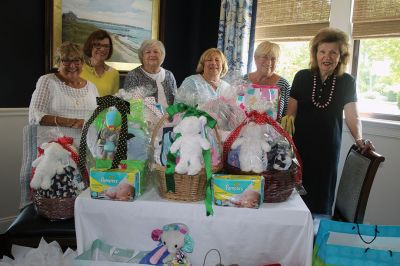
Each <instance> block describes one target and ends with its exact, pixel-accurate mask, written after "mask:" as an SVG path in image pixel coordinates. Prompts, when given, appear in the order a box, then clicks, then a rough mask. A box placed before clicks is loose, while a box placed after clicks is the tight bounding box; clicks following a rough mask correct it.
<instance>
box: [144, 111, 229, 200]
mask: <svg viewBox="0 0 400 266" xmlns="http://www.w3.org/2000/svg"><path fill="white" fill-rule="evenodd" d="M167 113H168V114H167V115H164V116H163V118H162V119H160V121H159V122H158V124H157V125H156V126H155V128H154V131H153V135H152V140H151V147H153V163H152V167H153V169H154V171H155V175H156V178H157V180H158V185H159V190H160V195H161V197H163V198H167V199H171V200H178V201H199V200H203V199H204V198H205V196H206V188H207V191H208V193H209V194H210V195H209V197H211V187H210V185H211V184H210V182H211V174H212V172H216V171H219V170H221V169H222V166H223V164H222V143H221V139H220V136H219V134H218V131H217V130H216V127H215V126H216V124H217V122H216V121H215V120H214V119H213V118H212V117H211V116H210V115H208V114H207V113H206V112H204V111H201V110H199V109H197V108H195V107H191V106H188V105H186V104H183V103H178V104H175V105H172V106H169V107H168V108H167Z"/></svg>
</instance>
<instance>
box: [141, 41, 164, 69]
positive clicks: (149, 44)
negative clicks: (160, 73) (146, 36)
mask: <svg viewBox="0 0 400 266" xmlns="http://www.w3.org/2000/svg"><path fill="white" fill-rule="evenodd" d="M152 46H157V47H158V48H159V49H160V51H161V64H160V65H162V63H163V62H164V59H165V46H164V44H163V43H162V42H161V41H159V40H144V41H143V42H142V44H141V45H140V48H139V50H138V54H139V60H140V63H142V65H143V54H144V51H146V49H148V48H149V47H152Z"/></svg>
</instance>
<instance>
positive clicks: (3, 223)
mask: <svg viewBox="0 0 400 266" xmlns="http://www.w3.org/2000/svg"><path fill="white" fill-rule="evenodd" d="M15 217H16V216H9V217H4V218H1V219H0V234H2V233H4V232H5V231H6V230H7V228H8V227H9V226H10V224H11V223H12V222H13V221H14V219H15Z"/></svg>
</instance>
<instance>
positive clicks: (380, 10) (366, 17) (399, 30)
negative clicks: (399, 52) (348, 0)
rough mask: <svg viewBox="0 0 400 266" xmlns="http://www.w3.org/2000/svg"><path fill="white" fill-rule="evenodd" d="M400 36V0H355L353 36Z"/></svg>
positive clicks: (356, 37) (359, 37) (360, 37)
mask: <svg viewBox="0 0 400 266" xmlns="http://www.w3.org/2000/svg"><path fill="white" fill-rule="evenodd" d="M399 36H400V1H399V0H355V1H354V8H353V38H354V39H362V38H378V37H384V38H387V37H399Z"/></svg>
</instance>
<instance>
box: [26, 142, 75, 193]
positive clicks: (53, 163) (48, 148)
mask: <svg viewBox="0 0 400 266" xmlns="http://www.w3.org/2000/svg"><path fill="white" fill-rule="evenodd" d="M41 148H42V149H43V150H44V153H43V155H42V156H40V157H38V158H36V160H34V161H33V162H32V167H36V169H35V174H34V175H33V177H32V180H31V183H30V185H31V188H33V189H38V188H42V189H49V188H50V185H51V179H52V178H53V177H54V176H55V175H56V174H59V175H60V174H64V173H65V170H64V167H65V166H67V165H69V164H70V157H71V153H70V152H69V151H67V150H65V149H64V148H63V147H62V146H61V145H60V144H58V143H56V142H50V143H44V144H42V146H41Z"/></svg>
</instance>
